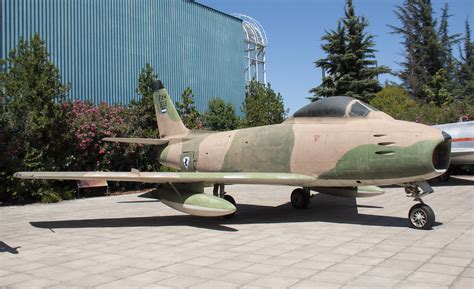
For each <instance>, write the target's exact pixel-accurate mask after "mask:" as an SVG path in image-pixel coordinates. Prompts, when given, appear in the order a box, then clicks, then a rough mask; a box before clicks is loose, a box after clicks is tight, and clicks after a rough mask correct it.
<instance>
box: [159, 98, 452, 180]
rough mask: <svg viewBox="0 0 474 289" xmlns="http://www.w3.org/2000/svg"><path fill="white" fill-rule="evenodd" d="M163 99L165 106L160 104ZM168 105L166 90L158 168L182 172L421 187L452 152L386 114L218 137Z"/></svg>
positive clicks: (296, 120)
mask: <svg viewBox="0 0 474 289" xmlns="http://www.w3.org/2000/svg"><path fill="white" fill-rule="evenodd" d="M165 96H166V99H167V101H166V102H163V101H160V98H162V97H165ZM163 103H166V107H164V106H161V104H163ZM354 103H359V101H358V100H355V99H352V100H351V101H350V102H349V103H348V105H347V109H349V107H350V106H351V105H352V104H354ZM170 104H172V102H171V99H170V98H169V96H168V95H167V93H166V90H164V89H162V90H160V91H159V93H158V96H157V97H155V107H156V110H157V114H159V117H158V126H159V130H160V134H161V135H160V136H161V137H162V138H163V139H168V140H169V144H168V145H167V146H166V148H165V149H164V150H163V152H162V153H161V155H160V158H159V161H160V163H162V164H163V165H165V166H169V167H172V168H175V169H178V170H182V171H184V172H224V173H225V172H227V173H235V172H246V173H268V174H272V173H292V174H298V175H304V176H311V177H313V178H314V180H313V181H312V182H310V183H308V182H306V181H305V182H302V183H301V184H299V185H301V186H318V187H354V186H361V185H389V184H400V183H407V182H418V181H423V180H427V179H430V178H433V177H436V176H438V175H439V174H441V173H442V172H443V171H444V170H445V168H443V167H441V168H435V167H434V166H433V152H434V150H435V149H436V148H437V147H438V146H440V145H445V146H449V142H445V138H444V136H443V135H442V133H441V131H440V130H438V129H435V128H431V127H429V126H425V125H422V124H417V123H411V122H405V121H398V120H394V119H393V118H392V117H390V116H388V115H387V114H385V113H383V112H380V111H375V110H372V111H370V112H369V113H368V114H367V115H366V116H364V117H349V116H348V113H346V115H345V116H344V117H291V118H289V119H287V120H286V121H285V122H283V123H282V124H278V125H270V126H261V127H253V128H245V129H237V130H233V131H226V132H217V133H216V132H194V131H190V130H187V129H186V128H185V127H184V125H183V123H182V122H181V120H180V119H179V118H177V117H176V115H177V113H176V110H175V109H174V106H171V107H170ZM163 109H164V111H165V112H166V113H162V110H163ZM167 113H168V114H167ZM169 127H173V130H169V129H168V128H169ZM162 131H163V133H162ZM169 131H177V132H179V133H178V134H169ZM445 149H446V148H445ZM185 161H187V162H188V165H185ZM448 162H449V161H448ZM267 183H269V184H272V183H273V182H272V180H271V179H269V180H268V182H267ZM293 185H294V183H293Z"/></svg>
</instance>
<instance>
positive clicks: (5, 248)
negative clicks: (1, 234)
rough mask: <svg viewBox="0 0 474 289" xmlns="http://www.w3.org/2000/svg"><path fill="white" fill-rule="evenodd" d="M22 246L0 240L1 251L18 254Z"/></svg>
mask: <svg viewBox="0 0 474 289" xmlns="http://www.w3.org/2000/svg"><path fill="white" fill-rule="evenodd" d="M19 248H21V246H20V247H10V246H9V245H8V244H6V243H5V242H3V241H0V253H2V252H8V253H10V254H18V249H19Z"/></svg>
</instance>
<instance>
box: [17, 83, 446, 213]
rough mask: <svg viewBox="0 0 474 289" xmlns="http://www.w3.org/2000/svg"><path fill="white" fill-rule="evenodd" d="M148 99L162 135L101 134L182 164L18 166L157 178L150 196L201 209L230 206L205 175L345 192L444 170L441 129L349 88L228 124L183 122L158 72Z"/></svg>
mask: <svg viewBox="0 0 474 289" xmlns="http://www.w3.org/2000/svg"><path fill="white" fill-rule="evenodd" d="M153 97H154V105H155V110H156V116H157V124H158V128H159V132H160V139H141V138H131V139H126V138H107V139H105V140H108V141H116V142H124V143H142V144H150V145H159V146H161V147H162V151H161V154H160V156H159V162H160V163H161V164H163V165H164V166H168V167H171V168H175V169H177V170H180V172H171V173H165V172H137V171H132V172H18V173H16V174H15V177H17V178H22V179H60V180H112V181H131V182H149V183H159V184H161V185H160V187H159V188H158V189H157V191H155V192H154V194H153V195H154V196H155V197H157V198H160V199H161V200H162V201H163V202H164V203H166V204H167V205H169V206H170V207H173V208H175V209H177V210H180V211H183V212H186V213H189V214H194V215H200V216H217V215H225V214H230V213H233V212H235V210H236V208H235V206H234V205H233V204H231V203H230V202H228V201H227V200H224V198H218V197H213V196H209V195H206V194H203V187H204V186H207V185H225V184H277V185H290V186H300V187H303V188H306V189H308V190H316V191H320V192H322V193H328V194H333V195H343V196H369V195H378V194H381V193H383V190H381V189H380V188H377V187H374V186H373V185H390V184H407V183H415V182H420V181H425V180H427V179H431V178H433V177H436V176H439V175H441V174H443V173H444V172H445V171H446V169H447V168H448V166H449V151H450V145H451V142H450V139H449V136H448V135H444V134H443V133H442V132H441V131H440V130H439V129H436V128H432V127H429V126H425V125H422V124H417V123H410V122H405V121H398V120H394V119H393V118H392V117H390V116H388V115H387V114H385V113H383V112H381V111H378V110H376V109H374V108H372V107H370V106H368V105H367V104H364V103H362V102H360V101H358V100H355V99H352V98H350V97H331V98H327V99H323V100H320V101H317V102H315V103H311V104H309V105H307V106H305V107H303V108H302V109H300V110H299V111H297V112H296V113H295V114H294V115H293V116H292V117H290V118H288V119H287V120H286V121H284V122H283V123H281V124H277V125H270V126H261V127H253V128H245V129H237V130H232V131H226V132H208V131H191V130H189V129H187V128H186V127H185V126H184V124H183V122H182V121H181V118H180V117H179V115H178V112H177V111H176V108H175V106H174V104H173V102H172V100H171V98H170V96H169V95H168V93H167V91H166V89H165V88H164V87H163V85H162V83H161V81H157V82H156V83H155V94H154V96H153Z"/></svg>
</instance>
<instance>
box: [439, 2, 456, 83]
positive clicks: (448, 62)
mask: <svg viewBox="0 0 474 289" xmlns="http://www.w3.org/2000/svg"><path fill="white" fill-rule="evenodd" d="M451 16H452V15H450V14H449V4H448V3H445V4H444V7H443V9H442V10H441V18H440V24H439V29H438V38H439V42H440V61H441V66H442V67H443V68H444V69H445V74H446V76H447V78H448V81H449V86H450V89H452V88H454V85H455V83H454V81H452V80H453V79H454V76H455V61H454V57H453V51H452V50H453V49H452V46H453V45H454V44H456V43H458V42H459V41H460V36H461V34H460V33H456V34H453V35H450V34H449V31H448V30H449V29H448V28H449V22H448V20H449V17H451Z"/></svg>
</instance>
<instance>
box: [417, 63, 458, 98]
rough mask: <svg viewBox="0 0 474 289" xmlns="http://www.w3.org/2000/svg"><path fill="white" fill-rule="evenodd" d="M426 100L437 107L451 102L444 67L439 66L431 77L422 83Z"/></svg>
mask: <svg viewBox="0 0 474 289" xmlns="http://www.w3.org/2000/svg"><path fill="white" fill-rule="evenodd" d="M423 92H424V94H425V95H426V102H427V103H431V104H435V105H437V106H439V107H441V106H443V105H449V104H451V103H452V102H453V97H452V94H451V91H450V85H449V82H448V78H447V75H446V69H444V68H441V69H440V70H438V71H437V72H436V74H435V75H433V77H432V78H431V81H430V82H429V83H427V84H425V85H423Z"/></svg>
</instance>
